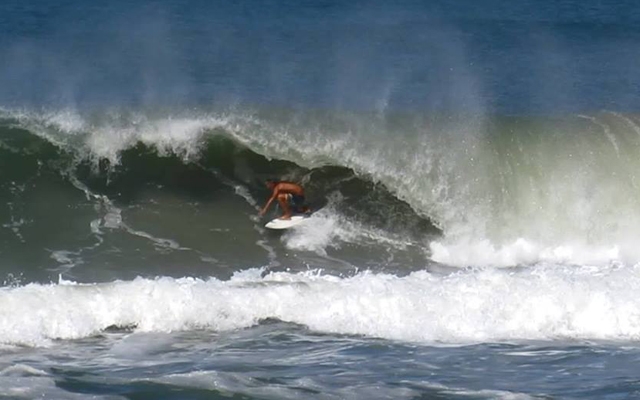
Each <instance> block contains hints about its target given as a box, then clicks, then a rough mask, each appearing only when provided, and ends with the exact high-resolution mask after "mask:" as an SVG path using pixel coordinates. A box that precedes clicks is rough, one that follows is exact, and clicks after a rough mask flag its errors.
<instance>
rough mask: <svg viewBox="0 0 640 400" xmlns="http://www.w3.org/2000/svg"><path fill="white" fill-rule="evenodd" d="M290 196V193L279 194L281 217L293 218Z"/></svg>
mask: <svg viewBox="0 0 640 400" xmlns="http://www.w3.org/2000/svg"><path fill="white" fill-rule="evenodd" d="M289 196H291V195H290V194H285V193H283V194H279V195H278V204H280V207H282V211H283V214H282V217H280V219H291V207H289Z"/></svg>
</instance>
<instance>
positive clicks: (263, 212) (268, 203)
mask: <svg viewBox="0 0 640 400" xmlns="http://www.w3.org/2000/svg"><path fill="white" fill-rule="evenodd" d="M277 195H278V191H277V190H274V191H273V194H272V195H271V197H270V198H269V200H267V204H265V205H264V207H262V210H260V215H264V214H265V213H266V212H267V210H268V209H269V207H270V206H271V203H273V201H274V200H275V199H276V196H277Z"/></svg>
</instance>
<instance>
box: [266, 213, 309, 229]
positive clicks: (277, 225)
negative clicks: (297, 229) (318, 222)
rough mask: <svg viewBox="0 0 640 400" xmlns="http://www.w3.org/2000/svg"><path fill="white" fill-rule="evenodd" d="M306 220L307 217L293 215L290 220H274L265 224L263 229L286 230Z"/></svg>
mask: <svg viewBox="0 0 640 400" xmlns="http://www.w3.org/2000/svg"><path fill="white" fill-rule="evenodd" d="M307 218H309V217H307V216H305V215H294V216H292V217H291V219H280V218H276V219H273V220H271V221H269V222H267V224H266V225H265V226H264V227H265V228H269V229H288V228H291V227H292V226H296V225H298V224H299V223H301V222H302V221H304V220H306V219H307Z"/></svg>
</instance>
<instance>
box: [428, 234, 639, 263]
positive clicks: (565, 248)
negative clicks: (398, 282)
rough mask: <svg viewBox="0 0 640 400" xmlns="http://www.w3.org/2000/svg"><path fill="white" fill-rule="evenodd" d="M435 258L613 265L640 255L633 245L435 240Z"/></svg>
mask: <svg viewBox="0 0 640 400" xmlns="http://www.w3.org/2000/svg"><path fill="white" fill-rule="evenodd" d="M429 248H430V254H431V256H430V257H431V259H432V260H433V261H436V262H439V263H442V264H447V265H453V266H457V267H468V266H474V267H490V266H492V267H513V266H517V265H532V264H537V263H541V262H545V263H554V264H564V265H605V266H606V265H611V264H615V263H623V264H624V263H626V264H628V263H633V260H637V259H638V258H637V257H638V256H640V254H639V253H640V252H638V251H637V250H635V249H634V248H627V247H625V248H624V249H623V250H621V248H620V247H619V246H616V245H612V246H609V247H592V246H587V245H584V244H579V243H573V244H567V245H559V246H543V245H540V244H537V243H535V242H531V241H527V240H525V239H522V238H521V239H518V240H516V241H514V242H513V243H511V244H508V245H502V246H496V245H494V244H492V243H491V242H490V241H488V240H480V241H475V242H474V241H466V240H463V241H457V242H453V243H447V242H446V241H433V242H431V243H430V244H429Z"/></svg>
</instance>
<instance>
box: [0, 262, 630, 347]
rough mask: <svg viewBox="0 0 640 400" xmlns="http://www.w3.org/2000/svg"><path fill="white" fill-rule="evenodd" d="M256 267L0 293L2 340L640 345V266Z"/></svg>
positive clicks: (45, 342)
mask: <svg viewBox="0 0 640 400" xmlns="http://www.w3.org/2000/svg"><path fill="white" fill-rule="evenodd" d="M261 273H262V270H258V269H252V270H247V271H243V272H242V273H238V274H236V275H235V276H234V277H233V278H232V279H230V280H228V281H220V280H216V279H213V278H212V279H209V280H200V279H192V278H182V279H173V278H158V279H154V280H149V279H142V278H138V279H135V280H133V281H127V282H113V283H108V284H91V285H85V284H74V283H72V282H61V283H60V284H51V285H38V284H30V285H27V286H22V287H15V288H2V289H1V290H0V303H1V304H3V307H2V309H1V310H0V343H4V344H14V345H15V344H23V345H29V346H47V345H48V344H49V343H50V341H51V340H52V339H74V338H82V337H87V336H91V335H95V334H97V333H99V332H100V331H102V330H104V329H106V328H107V327H110V326H123V327H130V326H135V329H136V330H137V331H139V332H169V331H175V330H190V329H195V328H207V329H212V330H219V331H226V330H233V329H243V328H247V327H250V326H253V325H255V324H257V323H259V321H261V320H262V319H266V318H276V319H280V320H282V321H287V322H292V323H297V324H302V325H306V326H308V327H309V328H310V329H313V330H317V331H321V332H328V333H335V334H355V335H368V336H373V337H380V338H387V339H393V340H401V341H414V342H427V343H428V342H454V343H457V342H475V341H482V342H487V341H499V340H518V339H540V340H544V339H556V338H559V337H560V338H568V339H572V338H577V339H612V340H617V339H620V340H637V339H639V338H640V300H639V299H638V296H637V293H638V290H640V266H610V267H569V266H561V265H555V264H540V265H538V266H535V267H528V268H526V269H518V270H514V269H507V270H504V269H476V270H461V271H460V272H458V273H454V274H449V275H440V274H432V273H429V272H426V271H421V272H415V273H412V274H410V275H408V276H405V277H399V276H394V275H387V274H374V273H360V274H357V275H356V276H353V277H348V278H340V277H336V276H330V275H321V274H319V273H314V272H306V273H286V272H278V273H270V274H268V275H266V276H264V277H261Z"/></svg>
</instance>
